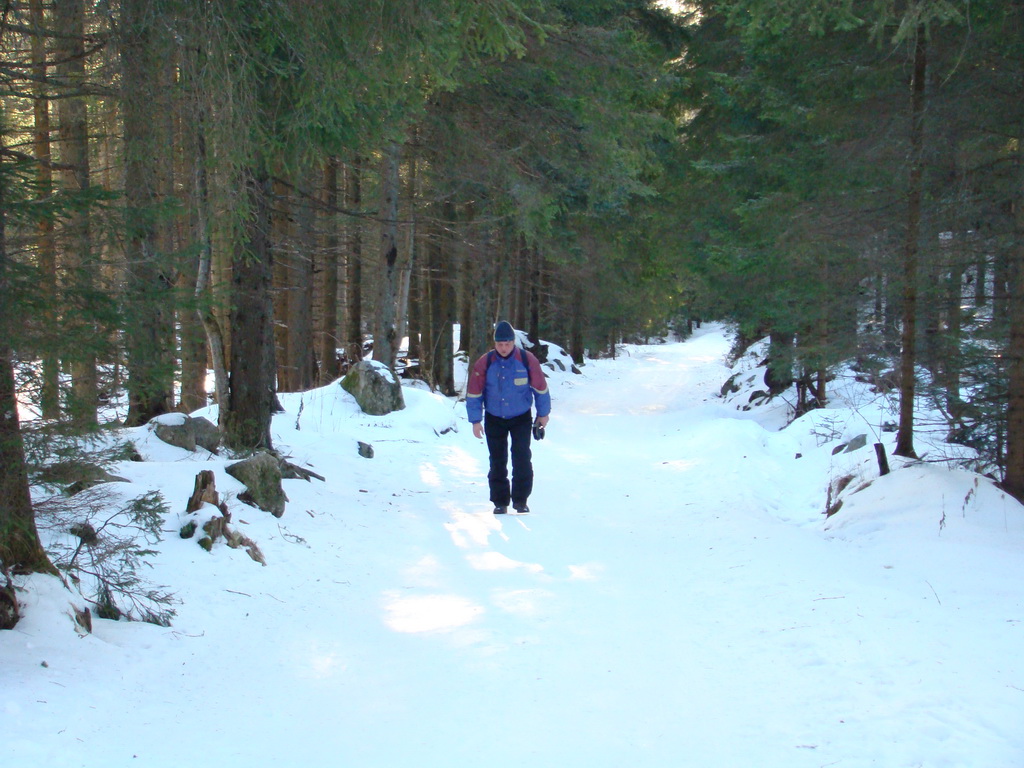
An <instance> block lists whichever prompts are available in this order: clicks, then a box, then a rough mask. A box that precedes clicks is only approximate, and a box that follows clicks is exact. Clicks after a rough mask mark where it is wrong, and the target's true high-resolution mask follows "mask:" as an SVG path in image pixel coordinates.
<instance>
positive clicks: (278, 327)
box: [269, 178, 296, 392]
mask: <svg viewBox="0 0 1024 768" xmlns="http://www.w3.org/2000/svg"><path fill="white" fill-rule="evenodd" d="M271 188H272V189H273V193H274V194H273V198H272V202H271V204H270V236H269V237H270V248H271V249H272V253H273V262H274V269H273V274H272V276H271V280H272V287H271V290H270V294H271V298H272V300H273V303H274V319H275V322H274V324H273V335H274V359H275V360H276V361H277V365H276V367H275V371H274V374H275V377H276V379H277V389H278V391H280V392H294V391H296V387H295V383H294V373H295V371H294V370H293V369H292V368H291V367H289V363H290V361H291V355H290V352H289V349H288V343H289V341H290V338H289V335H288V319H289V317H290V314H289V306H290V304H291V301H292V290H291V289H292V282H291V280H292V272H293V270H292V265H293V260H294V254H295V233H294V228H293V227H292V202H293V201H292V198H291V196H290V195H289V191H288V186H287V185H286V184H285V183H284V182H283V181H282V180H281V179H279V178H276V179H274V181H273V183H272V187H271Z"/></svg>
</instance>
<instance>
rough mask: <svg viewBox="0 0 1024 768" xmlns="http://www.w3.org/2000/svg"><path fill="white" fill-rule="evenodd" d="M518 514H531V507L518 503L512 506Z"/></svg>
mask: <svg viewBox="0 0 1024 768" xmlns="http://www.w3.org/2000/svg"><path fill="white" fill-rule="evenodd" d="M512 508H513V509H514V510H515V511H516V514H517V515H528V514H530V508H529V507H528V506H526V505H525V504H516V505H515V506H513V507H512Z"/></svg>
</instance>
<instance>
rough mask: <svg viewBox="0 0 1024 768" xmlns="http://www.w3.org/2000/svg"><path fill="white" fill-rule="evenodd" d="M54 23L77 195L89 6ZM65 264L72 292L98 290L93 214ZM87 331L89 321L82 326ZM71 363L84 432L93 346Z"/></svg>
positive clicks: (74, 216)
mask: <svg viewBox="0 0 1024 768" xmlns="http://www.w3.org/2000/svg"><path fill="white" fill-rule="evenodd" d="M53 22H54V30H55V33H56V39H57V45H56V49H55V51H54V55H55V58H56V61H57V64H56V66H55V75H56V78H57V82H58V84H59V87H60V89H61V91H62V98H61V99H60V101H59V102H58V107H57V115H58V122H59V125H60V128H59V130H60V148H61V169H62V170H61V174H60V182H61V186H62V187H63V189H64V190H65V191H67V192H68V193H70V194H72V195H74V194H75V193H81V192H86V191H88V189H89V122H88V112H87V107H86V101H85V95H84V86H85V11H84V8H83V0H55V1H54V4H53ZM66 231H67V237H66V238H65V248H64V263H65V266H66V268H67V269H66V271H67V273H68V280H69V282H70V283H71V286H70V287H72V288H74V287H75V286H77V287H79V288H81V289H82V290H83V291H90V290H92V288H93V287H94V285H95V283H96V280H97V277H96V275H95V269H96V264H95V261H96V260H95V258H94V256H93V253H92V250H93V245H92V235H91V230H90V225H89V211H88V208H87V207H86V206H79V207H77V208H76V209H75V210H73V211H72V212H71V213H70V214H69V215H68V218H67V224H66ZM77 322H78V324H79V325H81V324H82V323H84V322H85V321H84V320H82V319H81V318H80V319H78V320H77ZM78 332H79V333H82V334H83V335H87V336H89V337H91V338H96V336H97V334H96V333H95V331H89V330H88V329H83V328H81V327H79V328H78ZM69 357H70V362H71V365H70V367H71V379H72V384H71V394H70V398H69V407H70V411H71V417H72V419H73V420H74V421H75V422H76V423H78V424H79V425H81V426H84V427H93V426H96V424H97V419H96V408H97V406H98V404H99V379H98V376H97V371H96V352H95V348H94V347H93V346H92V345H90V344H81V345H79V346H78V348H77V349H76V350H75V351H74V353H73V354H71V355H69Z"/></svg>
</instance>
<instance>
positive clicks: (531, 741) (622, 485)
mask: <svg viewBox="0 0 1024 768" xmlns="http://www.w3.org/2000/svg"><path fill="white" fill-rule="evenodd" d="M724 343H725V342H724V338H723V337H722V336H721V335H720V334H715V333H709V334H707V335H704V336H699V337H698V338H696V339H693V340H691V341H690V342H689V343H687V344H685V345H669V346H665V347H648V348H643V349H642V350H637V352H636V354H638V355H640V359H639V360H637V359H632V360H630V361H628V364H624V365H622V366H621V372H620V373H610V372H609V371H607V370H605V371H603V374H604V375H603V376H602V378H601V380H600V382H599V383H595V382H585V383H580V384H578V385H577V386H575V387H563V389H562V391H561V393H560V395H559V397H558V398H557V400H556V410H555V413H554V416H553V419H552V423H551V425H550V427H549V435H550V437H549V440H548V441H545V442H544V443H541V444H539V445H537V446H536V447H535V464H536V467H537V473H538V479H537V485H536V491H535V495H534V500H533V506H534V509H535V514H534V515H532V516H530V517H528V518H525V519H519V518H506V519H500V518H498V519H495V518H493V517H491V516H490V515H489V512H488V509H489V508H488V505H487V504H486V489H485V487H484V486H483V484H482V483H481V482H477V487H478V490H477V491H476V495H477V496H478V497H479V498H480V500H479V501H478V502H473V501H469V500H466V499H467V493H466V491H465V489H464V490H461V491H459V490H456V491H454V492H453V495H454V496H457V497H458V498H459V499H460V503H462V504H465V506H464V507H462V508H459V505H458V504H456V505H455V506H454V507H453V509H452V515H453V519H452V522H450V523H448V524H447V528H448V529H449V533H450V534H451V537H452V543H453V544H454V545H455V546H454V549H448V550H447V551H446V550H445V549H443V548H441V549H437V550H434V556H435V557H436V558H437V561H438V562H439V563H441V565H440V567H439V568H438V570H439V571H441V572H447V573H449V574H450V580H448V581H447V582H446V586H450V587H451V588H452V589H453V594H454V595H455V596H457V597H458V599H460V600H466V601H467V604H471V605H473V606H475V607H477V608H478V609H479V611H480V613H479V614H478V615H476V616H474V620H473V621H472V622H471V623H468V624H467V625H466V626H464V627H461V628H452V630H451V631H450V632H447V633H443V634H435V635H423V636H420V637H411V638H410V640H411V641H412V642H414V643H424V644H427V645H429V646H432V653H436V654H439V655H438V656H432V658H434V659H435V660H436V659H438V658H442V659H445V661H446V664H448V665H453V666H454V670H453V669H451V668H449V674H444V673H443V672H442V673H441V674H440V675H439V680H438V683H437V685H438V688H437V690H439V691H440V692H441V695H440V697H439V698H438V700H432V701H429V702H426V701H425V702H424V706H425V707H427V708H428V709H429V710H430V712H431V715H429V716H427V717H425V719H424V720H422V721H419V722H418V727H417V728H418V729H422V734H421V736H420V740H421V743H423V744H426V745H430V749H429V753H430V754H432V755H434V758H433V759H434V760H436V761H438V762H440V761H443V759H444V756H446V755H447V756H452V757H454V756H456V755H458V756H459V757H456V758H455V759H454V760H453V762H454V763H458V764H462V763H463V762H464V763H465V764H480V765H498V766H505V765H508V766H514V765H520V764H523V763H524V762H530V763H533V764H540V765H552V766H557V765H597V766H619V765H621V766H666V765H680V764H688V765H700V766H739V765H756V766H803V765H806V766H819V765H844V766H867V765H894V766H895V765H917V764H928V765H932V764H934V765H969V764H971V761H972V755H975V754H977V752H978V750H979V749H981V748H986V749H987V750H988V752H989V753H990V754H991V745H992V744H993V743H997V744H998V743H1006V744H1009V743H1011V742H1012V741H1013V740H1014V739H1012V738H1011V737H1010V732H1008V731H1009V729H1008V728H1007V724H1006V723H1002V724H1000V723H988V722H985V721H984V719H981V720H978V721H976V720H974V719H973V718H972V716H971V714H970V711H971V704H970V702H969V701H966V700H965V699H964V698H963V695H962V693H961V691H960V690H958V689H960V688H961V687H962V686H961V685H960V681H961V680H962V679H963V676H970V677H971V679H972V680H973V679H974V678H975V677H976V674H977V670H976V669H975V667H974V663H973V662H972V661H971V660H970V659H971V655H972V649H971V641H970V632H964V631H963V630H957V629H956V623H957V622H958V618H957V617H956V616H951V615H950V614H949V612H948V611H943V610H942V608H941V606H940V605H939V604H938V602H937V600H936V596H935V595H934V593H933V592H932V591H931V589H930V587H929V586H928V585H927V584H926V583H925V582H923V581H919V580H915V579H914V578H913V576H911V577H909V582H910V584H909V588H908V583H907V581H908V580H907V579H904V578H903V576H902V574H899V573H894V571H893V567H892V564H891V563H878V562H871V561H868V562H865V561H864V559H863V558H862V557H861V556H858V554H857V552H856V551H853V552H851V551H850V550H849V549H848V548H847V547H845V546H843V545H842V544H841V543H840V542H834V541H829V540H827V539H825V538H824V537H822V535H821V534H820V532H819V528H820V510H821V507H822V506H823V503H824V488H823V487H821V482H822V478H823V477H824V476H825V475H824V472H823V468H822V467H821V466H820V465H818V464H815V463H814V461H815V460H817V461H819V462H820V461H821V459H820V458H818V459H812V458H807V459H802V458H801V459H798V458H797V457H796V454H797V453H798V448H799V446H797V445H796V444H794V443H791V440H790V438H789V437H788V435H786V434H785V433H774V432H766V431H765V430H764V429H763V428H762V427H761V426H759V425H758V424H757V423H755V422H754V421H753V420H751V419H749V418H743V417H742V415H741V414H738V413H737V412H736V411H734V410H726V409H725V408H723V406H721V405H720V403H719V402H717V401H715V400H714V398H711V397H710V396H709V393H711V392H714V391H715V390H716V389H717V387H718V386H720V382H721V381H722V380H723V379H724V373H725V369H724V367H723V363H722V359H723V355H724V352H725V346H724ZM613 368H614V366H613ZM624 400H625V401H627V402H628V403H629V405H628V407H627V408H626V409H623V408H622V403H623V401H624ZM461 450H463V449H462V448H460V451H461ZM480 452H482V447H481V449H480ZM464 469H465V466H464V465H462V464H461V462H458V461H456V462H453V471H452V473H451V474H450V475H449V476H448V477H447V478H446V479H445V481H444V482H443V483H442V485H443V486H445V487H448V488H451V487H453V486H455V487H457V485H456V484H457V482H458V481H457V478H458V477H460V476H461V477H465V478H466V479H470V478H472V477H473V476H474V475H476V476H477V480H478V481H479V478H480V477H481V476H482V472H483V470H484V466H483V462H482V458H481V459H480V463H479V464H478V465H477V466H476V467H475V468H474V471H473V472H470V473H468V474H466V475H461V474H460V473H461V472H462V471H463V470H464ZM723 469H724V471H723ZM470 482H472V480H470ZM464 500H465V501H464ZM811 520H814V521H817V522H816V524H814V525H810V524H802V525H801V524H794V523H793V522H787V521H811ZM445 543H446V544H447V542H445ZM467 565H468V566H469V569H468V570H467V568H466V566H467ZM456 574H457V575H456ZM427 589H428V590H429V589H431V588H430V587H427ZM408 599H410V600H412V601H414V600H415V598H413V597H411V596H410V597H409V598H408ZM1004 629H1005V628H1004ZM936 635H939V636H942V637H943V638H945V641H944V644H943V645H940V650H939V653H938V654H935V653H934V649H935V648H936V646H935V643H934V639H935V636H936ZM1011 639H1012V638H1009V637H1008V638H1007V648H1006V650H1007V652H1008V653H1012V645H1011V644H1010V640H1011ZM419 650H422V649H419ZM455 670H457V671H455ZM982 674H989V675H990V674H991V670H990V669H985V670H984V672H983V673H982ZM446 681H447V682H454V683H455V685H456V686H460V687H461V686H465V685H466V684H467V681H474V682H473V683H470V685H471V689H470V690H469V691H466V690H456V691H448V692H447V693H448V694H450V695H445V693H444V692H445V690H446V689H445V685H446ZM990 683H991V684H990V685H989V686H988V687H985V686H982V689H981V691H980V692H978V693H977V694H975V693H972V694H970V695H971V696H974V695H980V696H988V695H992V696H998V697H1001V698H1003V699H1006V700H1007V704H1008V705H1010V704H1011V703H1012V701H1013V699H1014V695H1015V694H1014V692H1013V691H1011V690H1008V689H1007V688H1006V686H1005V684H1004V681H1001V680H999V679H997V678H993V679H991V681H990ZM412 687H413V688H414V689H416V690H417V691H422V690H423V686H420V685H415V684H414V685H413V686H412ZM467 704H468V705H469V711H467V710H466V708H465V707H466V705H467ZM496 713H497V714H496ZM510 719H511V720H514V721H515V723H516V725H515V726H513V727H510V723H509V720H510ZM1011 722H1012V719H1011ZM404 728H405V726H403V730H404ZM1017 744H1018V747H1019V741H1017ZM1007 755H1008V757H1007V762H1006V765H1011V764H1014V760H1015V759H1016V758H1015V757H1013V756H1012V755H1013V753H1011V752H1008V753H1007ZM922 756H925V759H924V762H923V763H922V762H921V759H922ZM395 757H398V755H395ZM459 758H461V759H459ZM427 762H428V763H429V762H430V760H428V761H427Z"/></svg>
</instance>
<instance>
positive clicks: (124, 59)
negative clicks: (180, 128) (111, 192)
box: [120, 0, 174, 426]
mask: <svg viewBox="0 0 1024 768" xmlns="http://www.w3.org/2000/svg"><path fill="white" fill-rule="evenodd" d="M157 16H158V11H157V8H156V6H155V4H154V3H153V2H152V0H123V2H122V3H121V40H120V43H121V70H122V79H121V106H122V111H123V114H124V152H125V182H124V185H125V202H126V210H125V221H126V227H127V232H126V237H125V259H126V261H127V269H126V271H125V277H126V295H125V298H126V306H127V307H128V308H129V313H130V322H129V323H128V324H127V328H126V331H125V342H126V349H127V360H128V416H127V418H126V421H125V423H126V425H127V426H138V425H140V424H145V423H146V422H148V421H149V420H150V419H152V418H153V417H154V416H159V415H160V414H162V413H167V412H168V411H169V410H171V408H172V407H173V405H174V402H173V397H174V359H173V356H172V355H171V354H170V353H169V351H170V349H173V345H172V344H171V340H172V328H171V306H170V304H171V298H172V294H171V280H170V275H169V273H168V271H167V270H166V269H165V268H164V265H163V264H162V254H161V253H160V247H159V246H160V237H159V233H158V231H157V218H158V217H157V214H156V206H157V204H158V202H159V196H160V190H159V179H160V171H159V168H158V166H159V163H160V157H161V155H162V154H163V153H164V152H167V151H168V147H167V144H168V139H169V137H168V136H162V135H161V131H160V130H159V128H160V126H161V121H160V119H154V115H153V109H152V108H153V103H154V101H156V100H157V99H158V98H159V97H158V94H159V91H160V77H159V72H160V66H161V64H162V60H163V56H161V53H163V54H166V53H167V50H166V47H165V46H159V45H158V39H157V36H158V35H159V21H158V18H157ZM161 117H162V115H161Z"/></svg>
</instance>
